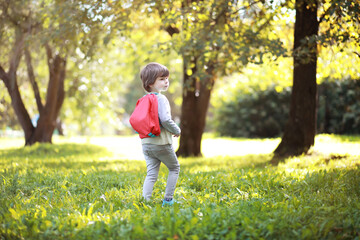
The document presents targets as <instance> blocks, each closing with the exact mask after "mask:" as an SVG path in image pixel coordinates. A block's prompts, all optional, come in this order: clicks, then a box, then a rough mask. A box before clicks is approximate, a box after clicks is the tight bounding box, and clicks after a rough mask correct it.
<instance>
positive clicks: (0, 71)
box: [0, 65, 9, 86]
mask: <svg viewBox="0 0 360 240" xmlns="http://www.w3.org/2000/svg"><path fill="white" fill-rule="evenodd" d="M0 79H2V80H3V81H4V83H5V85H6V86H7V84H8V83H9V77H8V75H7V74H6V72H5V70H4V69H3V67H2V66H1V65H0Z"/></svg>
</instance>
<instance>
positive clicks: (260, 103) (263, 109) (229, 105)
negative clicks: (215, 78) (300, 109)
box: [216, 88, 291, 138]
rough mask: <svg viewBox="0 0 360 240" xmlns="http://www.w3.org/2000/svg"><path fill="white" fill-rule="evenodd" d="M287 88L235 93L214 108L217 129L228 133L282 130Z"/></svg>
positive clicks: (256, 134)
mask: <svg viewBox="0 0 360 240" xmlns="http://www.w3.org/2000/svg"><path fill="white" fill-rule="evenodd" d="M290 91H291V89H290V88H285V89H284V90H283V91H281V92H278V91H276V89H275V88H270V89H267V90H265V91H261V92H255V91H254V92H252V93H251V94H242V93H241V92H239V93H238V97H237V98H236V100H235V101H231V102H226V103H224V104H223V106H222V107H221V108H220V109H218V112H216V125H217V131H218V132H219V133H220V134H221V135H223V136H231V137H263V138H266V137H275V136H278V135H279V134H280V133H281V131H282V130H283V129H282V128H283V126H284V125H285V121H286V120H287V119H286V117H287V116H288V112H289V106H288V105H289V102H290Z"/></svg>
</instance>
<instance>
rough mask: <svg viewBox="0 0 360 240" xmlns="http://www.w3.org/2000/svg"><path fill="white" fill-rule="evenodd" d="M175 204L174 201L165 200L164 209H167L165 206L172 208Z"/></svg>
mask: <svg viewBox="0 0 360 240" xmlns="http://www.w3.org/2000/svg"><path fill="white" fill-rule="evenodd" d="M174 202H175V201H174V199H171V200H167V199H164V200H163V204H162V206H163V207H165V206H172V205H174Z"/></svg>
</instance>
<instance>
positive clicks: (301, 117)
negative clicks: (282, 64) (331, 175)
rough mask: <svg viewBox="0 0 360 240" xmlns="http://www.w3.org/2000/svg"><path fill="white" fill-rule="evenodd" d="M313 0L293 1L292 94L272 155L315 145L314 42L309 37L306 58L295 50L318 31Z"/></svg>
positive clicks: (315, 53) (302, 47)
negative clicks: (287, 114) (280, 138)
mask: <svg viewBox="0 0 360 240" xmlns="http://www.w3.org/2000/svg"><path fill="white" fill-rule="evenodd" d="M310 4H314V1H305V0H297V1H296V21H295V33H294V37H295V39H294V53H295V54H294V72H293V88H292V95H291V105H290V116H289V119H288V122H287V124H286V126H285V130H284V135H283V137H282V140H281V142H280V144H279V146H278V147H277V148H276V149H275V151H274V154H275V158H277V157H286V156H296V155H300V154H303V153H306V152H307V151H308V150H309V149H310V147H311V146H313V145H314V139H315V133H316V102H317V84H316V62H317V46H316V42H315V41H313V42H311V41H308V42H307V46H306V50H307V51H306V52H307V55H306V56H307V59H309V60H305V59H304V55H301V54H296V53H298V52H300V51H299V50H300V49H304V45H303V41H306V39H307V38H308V37H313V36H316V35H317V34H318V26H319V24H318V21H317V5H315V6H312V7H308V5H310Z"/></svg>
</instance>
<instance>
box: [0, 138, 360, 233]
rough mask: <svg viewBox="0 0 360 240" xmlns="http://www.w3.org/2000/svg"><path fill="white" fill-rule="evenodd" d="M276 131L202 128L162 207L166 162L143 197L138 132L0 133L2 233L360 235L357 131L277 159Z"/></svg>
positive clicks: (143, 171) (318, 141) (359, 140)
mask: <svg viewBox="0 0 360 240" xmlns="http://www.w3.org/2000/svg"><path fill="white" fill-rule="evenodd" d="M279 141H280V139H265V140H259V139H251V140H250V139H227V138H211V137H205V139H204V140H203V144H202V148H203V154H204V157H202V158H187V159H182V158H180V159H179V160H180V164H181V173H180V178H179V182H178V187H177V189H176V193H175V197H176V200H177V201H178V203H177V204H175V206H174V207H171V208H162V207H161V201H162V196H163V192H164V190H165V184H166V176H167V170H166V168H165V167H162V168H161V171H160V175H159V179H158V182H157V183H156V184H155V187H154V194H153V197H154V198H153V201H152V202H144V201H143V199H142V198H141V194H142V183H143V180H144V178H145V174H146V165H145V162H144V160H143V156H142V153H141V146H140V141H139V139H138V138H137V137H136V136H130V137H93V138H88V137H72V138H61V137H55V138H54V143H55V144H53V145H49V144H43V145H39V144H37V145H34V146H32V147H26V148H23V147H22V145H23V139H0V189H1V192H0V239H359V238H360V168H359V166H360V137H356V136H355V137H354V136H353V137H350V136H333V135H319V136H317V137H316V144H315V147H314V148H313V149H311V151H310V153H311V154H308V155H304V156H300V157H294V158H288V159H286V161H285V162H284V163H281V164H280V165H279V166H277V167H274V166H271V165H269V164H268V162H269V161H270V160H271V157H272V155H271V152H272V151H273V150H274V148H275V147H276V146H277V144H278V143H279Z"/></svg>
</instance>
